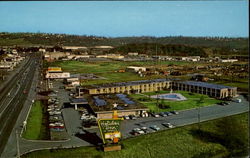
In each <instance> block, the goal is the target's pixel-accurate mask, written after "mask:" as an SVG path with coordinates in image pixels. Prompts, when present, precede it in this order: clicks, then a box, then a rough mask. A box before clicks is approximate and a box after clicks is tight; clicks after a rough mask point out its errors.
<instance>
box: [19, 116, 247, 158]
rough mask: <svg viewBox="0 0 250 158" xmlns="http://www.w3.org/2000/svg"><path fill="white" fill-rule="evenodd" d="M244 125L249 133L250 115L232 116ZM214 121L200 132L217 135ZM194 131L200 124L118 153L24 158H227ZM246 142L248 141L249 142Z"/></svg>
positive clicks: (133, 142)
mask: <svg viewBox="0 0 250 158" xmlns="http://www.w3.org/2000/svg"><path fill="white" fill-rule="evenodd" d="M230 119H236V120H237V122H238V123H239V124H240V125H242V127H243V128H242V130H244V131H245V132H247V130H248V113H244V114H240V115H234V116H230ZM220 120H221V119H218V120H212V121H208V122H203V123H201V131H202V132H203V133H204V132H206V133H207V134H208V135H209V134H210V135H214V134H217V133H216V132H217V131H216V126H215V124H216V123H217V122H218V121H220ZM194 131H197V124H193V125H188V126H184V127H179V128H175V129H171V130H165V131H160V132H155V133H152V134H148V135H142V136H138V137H135V138H130V139H126V140H123V149H122V150H121V151H116V152H106V153H104V152H102V151H98V150H96V148H95V147H81V148H76V149H57V150H55V149H54V150H42V151H36V152H32V153H29V154H27V155H24V156H22V158H45V157H46V158H59V157H60V158H68V157H74V158H142V157H143V158H153V157H159V158H163V157H164V158H180V157H181V158H210V157H213V158H221V157H227V154H228V153H229V149H227V147H226V146H223V145H221V144H220V143H218V142H216V141H215V140H209V139H203V138H202V139H201V138H200V137H199V136H197V134H195V132H194ZM246 141H248V140H247V139H246Z"/></svg>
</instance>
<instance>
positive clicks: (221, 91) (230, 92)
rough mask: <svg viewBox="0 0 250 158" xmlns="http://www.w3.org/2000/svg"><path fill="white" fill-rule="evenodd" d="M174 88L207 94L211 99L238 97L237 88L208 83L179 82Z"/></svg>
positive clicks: (175, 83)
mask: <svg viewBox="0 0 250 158" xmlns="http://www.w3.org/2000/svg"><path fill="white" fill-rule="evenodd" d="M172 86H173V89H175V90H181V91H188V92H192V93H199V94H205V95H208V96H210V97H214V98H219V99H222V98H226V97H235V96H236V95H237V87H230V86H224V85H218V84H212V83H207V82H196V81H179V82H173V83H172Z"/></svg>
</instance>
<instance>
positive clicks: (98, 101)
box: [85, 94, 148, 112]
mask: <svg viewBox="0 0 250 158" xmlns="http://www.w3.org/2000/svg"><path fill="white" fill-rule="evenodd" d="M85 97H86V98H87V100H88V102H89V105H90V107H91V108H92V110H93V111H94V112H103V111H107V112H108V111H113V110H141V109H145V110H147V109H148V108H147V107H145V106H144V105H143V104H141V103H138V102H136V101H134V100H133V99H132V98H130V97H129V96H128V95H127V94H99V95H86V96H85ZM114 104H115V105H114Z"/></svg>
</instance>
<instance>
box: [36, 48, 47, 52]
mask: <svg viewBox="0 0 250 158" xmlns="http://www.w3.org/2000/svg"><path fill="white" fill-rule="evenodd" d="M38 51H39V52H43V53H45V52H46V49H44V48H39V50H38Z"/></svg>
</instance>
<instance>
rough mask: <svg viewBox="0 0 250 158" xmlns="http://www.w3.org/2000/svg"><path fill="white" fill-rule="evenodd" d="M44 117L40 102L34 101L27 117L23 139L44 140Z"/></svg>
mask: <svg viewBox="0 0 250 158" xmlns="http://www.w3.org/2000/svg"><path fill="white" fill-rule="evenodd" d="M44 117H45V116H43V105H42V102H41V101H35V103H34V104H33V106H32V108H31V111H30V114H29V117H28V121H27V129H26V131H25V132H24V133H23V135H22V136H23V138H26V139H33V140H40V139H46V137H47V136H46V133H47V132H46V126H45V119H44Z"/></svg>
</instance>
